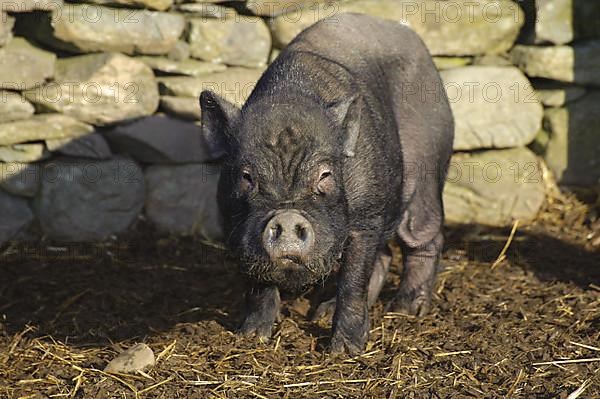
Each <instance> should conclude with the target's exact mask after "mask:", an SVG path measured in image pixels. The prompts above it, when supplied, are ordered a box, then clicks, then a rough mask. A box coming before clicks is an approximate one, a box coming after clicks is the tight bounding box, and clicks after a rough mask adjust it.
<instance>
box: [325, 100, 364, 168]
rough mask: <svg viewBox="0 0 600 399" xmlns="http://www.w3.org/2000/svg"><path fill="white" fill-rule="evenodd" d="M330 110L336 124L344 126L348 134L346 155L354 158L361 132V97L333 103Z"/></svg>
mask: <svg viewBox="0 0 600 399" xmlns="http://www.w3.org/2000/svg"><path fill="white" fill-rule="evenodd" d="M329 110H330V111H331V113H332V115H333V117H334V119H335V122H336V123H337V124H338V125H340V126H342V127H343V129H344V132H345V133H346V137H345V138H344V155H346V156H347V157H353V156H354V150H355V148H356V142H357V141H358V134H359V131H360V110H361V106H360V101H359V97H358V96H357V95H356V96H352V97H350V98H347V99H344V100H341V101H338V102H336V103H333V104H331V105H330V106H329Z"/></svg>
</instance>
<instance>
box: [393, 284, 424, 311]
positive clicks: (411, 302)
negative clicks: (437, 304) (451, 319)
mask: <svg viewBox="0 0 600 399" xmlns="http://www.w3.org/2000/svg"><path fill="white" fill-rule="evenodd" d="M430 308H431V295H430V294H429V293H428V292H426V291H425V290H422V289H419V290H413V291H410V292H408V293H405V292H403V290H401V291H400V292H399V293H398V296H396V300H395V303H394V311H395V312H398V313H405V314H409V315H412V316H417V317H422V316H425V315H426V314H427V313H429V310H430Z"/></svg>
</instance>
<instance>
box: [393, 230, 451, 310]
mask: <svg viewBox="0 0 600 399" xmlns="http://www.w3.org/2000/svg"><path fill="white" fill-rule="evenodd" d="M443 244H444V237H443V235H442V233H441V232H439V233H438V234H437V236H436V237H435V238H434V239H433V240H432V241H431V242H430V243H428V244H426V245H424V246H422V247H420V248H409V247H407V246H406V245H402V260H403V264H404V271H403V273H402V281H401V283H400V289H399V290H398V295H397V297H396V303H395V305H394V310H396V311H398V312H402V313H407V314H411V315H415V316H424V315H425V314H427V312H428V311H429V308H430V306H431V291H432V289H433V285H434V283H435V277H436V275H437V271H438V268H439V261H440V257H441V253H442V246H443Z"/></svg>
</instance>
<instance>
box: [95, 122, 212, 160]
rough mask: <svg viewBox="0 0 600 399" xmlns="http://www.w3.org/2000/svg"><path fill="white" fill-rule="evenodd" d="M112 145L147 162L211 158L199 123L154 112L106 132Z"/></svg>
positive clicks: (115, 148) (117, 149)
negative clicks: (151, 114) (154, 113)
mask: <svg viewBox="0 0 600 399" xmlns="http://www.w3.org/2000/svg"><path fill="white" fill-rule="evenodd" d="M105 136H106V138H107V139H108V141H109V142H110V145H111V147H112V148H113V149H114V150H116V151H120V152H124V153H126V154H129V155H130V156H132V157H133V158H134V159H136V160H137V161H140V162H145V163H193V162H206V161H209V160H211V157H210V156H209V153H208V151H207V150H206V148H205V146H204V143H203V141H202V136H201V132H200V126H198V125H195V124H194V123H192V122H189V121H183V120H180V119H175V118H170V117H168V116H159V115H153V116H149V117H146V118H141V119H138V120H136V121H134V122H132V123H129V124H126V125H118V126H116V127H115V128H113V129H112V130H110V131H108V132H106V133H105Z"/></svg>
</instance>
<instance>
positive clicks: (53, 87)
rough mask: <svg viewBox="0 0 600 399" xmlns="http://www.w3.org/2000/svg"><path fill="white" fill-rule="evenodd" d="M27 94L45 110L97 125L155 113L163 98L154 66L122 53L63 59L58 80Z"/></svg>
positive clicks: (60, 63) (59, 66)
mask: <svg viewBox="0 0 600 399" xmlns="http://www.w3.org/2000/svg"><path fill="white" fill-rule="evenodd" d="M23 95H24V96H25V98H27V99H28V100H29V101H31V102H32V103H34V104H36V105H37V106H39V107H40V108H42V109H44V110H50V111H54V112H61V113H64V114H66V115H69V116H72V117H74V118H76V119H79V120H80V121H83V122H87V123H92V124H94V125H107V124H112V123H115V122H120V121H124V120H128V119H134V118H138V117H141V116H146V115H151V114H153V113H154V111H156V109H157V108H158V100H159V99H158V87H157V84H156V82H155V80H154V74H153V73H152V70H151V69H150V68H149V67H148V66H147V65H146V64H144V63H143V62H141V61H137V60H136V59H134V58H132V57H128V56H126V55H123V54H119V53H101V54H89V55H82V56H76V57H69V58H63V59H60V60H58V61H57V63H56V77H55V81H54V82H52V83H49V84H48V85H46V86H43V87H41V88H36V89H33V90H28V91H25V92H24V93H23Z"/></svg>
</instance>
